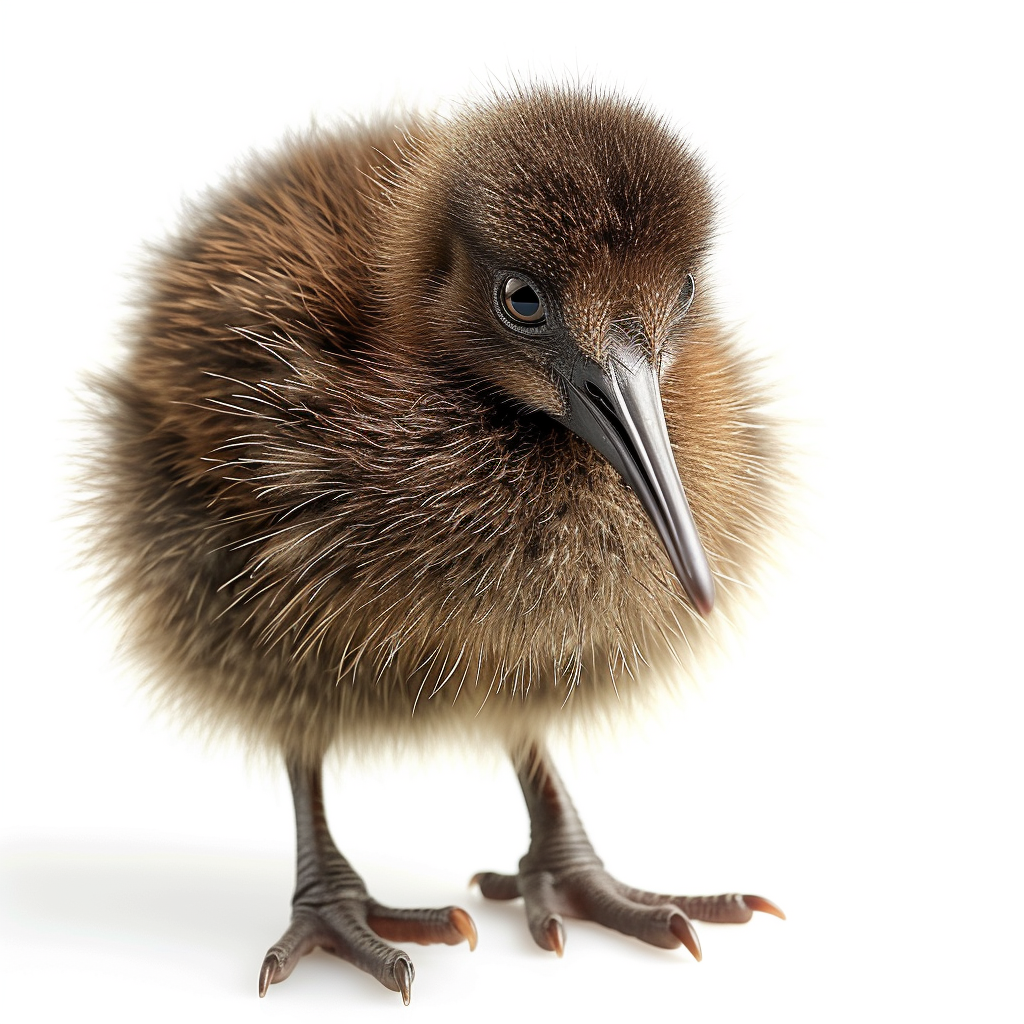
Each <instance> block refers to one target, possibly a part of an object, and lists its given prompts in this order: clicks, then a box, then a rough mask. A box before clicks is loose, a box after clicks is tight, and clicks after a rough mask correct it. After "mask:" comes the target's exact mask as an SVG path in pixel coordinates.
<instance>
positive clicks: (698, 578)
mask: <svg viewBox="0 0 1024 1024" xmlns="http://www.w3.org/2000/svg"><path fill="white" fill-rule="evenodd" d="M712 206H713V204H712V195H711V190H710V188H709V184H708V181H707V177H706V174H705V172H704V170H703V169H702V167H701V164H700V162H699V161H698V160H697V159H696V158H695V157H694V155H692V154H691V153H690V152H689V151H688V150H687V149H686V148H685V146H684V145H683V144H682V143H681V141H680V140H679V139H678V138H677V137H676V136H675V135H674V134H673V133H672V132H671V131H670V130H669V129H668V128H667V127H666V126H665V125H664V124H663V123H662V122H661V121H660V120H659V119H658V118H657V117H655V116H654V115H652V114H651V113H650V112H649V111H648V110H646V109H645V108H643V107H642V106H640V105H638V104H636V103H633V102H629V101H627V100H624V99H622V98H619V97H617V96H614V95H607V94H601V93H598V92H595V91H592V90H581V89H574V88H568V87H564V88H557V87H555V88H540V87H529V88H522V89H520V90H517V91H514V92H512V93H509V94H505V95H500V96H497V97H494V98H491V99H490V100H488V101H487V102H484V103H482V104H480V105H477V106H469V107H466V108H464V109H462V110H461V111H460V112H457V113H456V114H455V115H453V116H452V117H450V118H448V119H441V118H437V117H433V116H417V115H409V116H408V117H407V118H406V120H405V121H404V123H402V124H400V125H395V124H393V123H385V122H383V121H380V122H375V123H367V124H361V125H356V126H352V127H349V128H347V129H344V130H340V131H337V132H334V133H326V132H313V133H310V134H308V135H306V136H303V137H301V138H296V139H292V140H291V141H290V142H288V143H287V144H285V145H284V146H283V148H282V149H281V150H280V152H279V153H278V154H277V155H276V156H273V157H270V158H266V159H261V160H255V161H252V162H251V163H250V164H249V166H247V167H246V168H245V169H244V170H242V171H241V172H239V173H238V174H237V175H236V176H235V177H234V178H233V179H232V180H231V181H230V182H229V183H228V184H226V185H224V186H223V187H221V188H220V189H219V190H217V191H215V192H213V193H212V194H211V195H210V196H209V197H208V198H207V199H206V200H205V201H204V202H203V203H202V204H200V205H199V206H198V207H197V208H196V209H194V210H193V211H191V212H190V214H189V216H188V218H187V219H186V222H185V224H184V227H183V228H182V229H181V231H180V233H179V234H178V235H177V237H175V238H174V239H172V240H171V241H170V242H168V243H167V244H165V245H164V246H163V248H162V249H161V250H160V251H159V252H158V253H157V254H156V256H155V257H154V258H153V259H152V260H151V263H150V266H149V267H148V271H147V277H146V291H145V294H144V295H143V297H142V299H141V302H140V308H139V312H138V318H137V320H136V322H135V324H134V327H133V331H132V339H131V342H130V346H129V350H128V352H127V353H126V355H125V358H124V360H123V362H122V365H121V367H120V369H119V370H118V371H117V372H116V373H111V374H109V375H108V376H106V377H105V378H104V379H103V380H102V381H100V382H99V384H98V385H97V387H98V390H99V393H100V396H101V401H100V403H99V404H100V406H101V410H100V412H99V427H100V430H101V440H100V441H99V442H98V443H97V444H96V446H95V452H94V454H93V455H92V456H91V460H92V461H91V467H90V468H91V475H92V477H93V481H94V483H95V485H96V492H97V496H96V497H95V499H94V500H93V505H92V522H93V524H94V525H93V538H94V547H95V554H96V558H97V560H98V562H99V563H100V564H102V565H103V566H104V568H105V570H106V572H107V574H108V579H109V592H110V593H111V595H112V596H113V597H114V599H115V601H116V602H117V603H118V605H119V606H120V608H121V609H122V610H123V611H124V613H125V614H126V616H127V619H128V621H129V623H130V625H129V640H130V644H131V646H132V649H133V651H134V653H136V654H137V655H138V656H139V657H141V658H142V659H143V660H144V662H145V663H146V664H147V665H148V666H149V667H150V668H151V670H152V673H153V676H154V679H155V680H156V682H157V684H158V686H159V687H160V688H161V690H162V692H163V694H164V696H165V697H166V698H167V699H168V700H169V701H170V702H171V703H173V704H175V705H176V706H177V707H178V708H179V709H180V710H181V711H182V712H184V713H186V714H188V715H192V716H195V717H197V718H199V719H200V720H201V721H204V722H205V723H207V724H209V725H211V726H214V727H218V728H220V727H226V728H230V729H232V730H235V731H237V732H239V733H240V734H241V735H242V736H244V737H245V738H246V739H247V740H248V741H249V742H251V743H252V744H254V745H256V746H259V747H261V748H268V747H269V748H273V749H276V750H279V751H280V754H281V756H282V757H283V759H284V761H285V763H286V765H287V768H288V772H289V776H290V779H291V783H292V788H293V794H294V798H295V809H296V821H297V832H298V881H297V885H296V891H295V897H294V900H293V915H292V920H291V924H290V925H289V927H288V929H287V931H286V932H285V934H284V935H283V936H282V938H281V939H280V940H279V941H278V942H277V943H275V944H274V945H273V946H272V947H271V948H270V951H269V952H268V954H267V956H266V958H265V960H264V962H263V965H262V969H261V972H260V979H259V991H260V995H264V994H265V993H266V991H267V989H268V987H269V985H270V984H271V983H272V982H278V981H282V980H283V979H284V978H286V977H287V976H288V975H289V974H290V973H291V971H292V970H293V968H294V967H295V964H296V962H297V961H298V959H299V958H300V957H301V956H302V955H303V954H304V953H306V952H308V951H309V950H310V949H312V948H314V947H315V946H318V945H319V946H322V947H324V948H326V949H328V950H330V951H332V952H334V953H336V954H337V955H339V956H341V957H343V958H345V959H347V960H350V961H351V962H352V963H354V964H356V965H357V966H359V967H361V968H362V969H363V970H366V971H368V972H369V973H371V974H373V975H374V976H375V977H376V978H377V979H378V980H379V981H381V983H382V984H384V985H385V986H387V987H388V988H390V989H392V990H395V991H400V992H401V993H402V996H403V998H404V1000H405V1001H406V1002H407V1003H408V1001H409V995H410V986H411V983H412V979H413V966H412V961H411V960H410V958H409V956H408V955H407V954H406V953H405V952H403V951H402V950H401V949H398V948H395V947H393V946H391V945H390V944H389V943H388V942H387V941H385V940H391V941H395V942H444V943H457V942H461V941H463V940H467V941H468V942H469V943H470V945H471V946H472V945H473V944H475V940H476V931H475V927H474V925H473V923H472V921H471V919H470V918H469V916H468V914H466V912H465V911H463V910H461V909H459V908H456V907H447V908H443V909H438V910H402V909H395V908H389V907H385V906H382V905H381V904H379V903H377V902H376V901H375V900H374V899H373V898H372V897H371V896H370V895H369V893H368V892H367V890H366V887H365V885H364V884H363V882H362V880H361V879H360V878H359V876H358V875H357V874H356V873H355V871H354V870H353V868H352V867H351V866H350V865H349V863H348V861H347V860H346V859H345V858H344V857H343V856H342V854H341V853H340V852H339V851H338V850H337V848H336V847H335V845H334V843H333V840H332V839H331V836H330V833H329V831H328V828H327V823H326V818H325V815H324V810H323V801H322V792H321V763H322V760H323V758H324V756H325V754H326V753H327V752H328V751H329V750H330V749H332V748H334V747H340V748H344V749H358V748H359V747H360V746H364V747H365V746H369V745H372V746H374V747H378V746H380V745H381V744H386V743H393V742H405V741H413V742H415V741H423V740H427V739H431V738H437V739H440V740H442V741H444V740H449V741H458V742H460V743H465V742H467V741H481V742H490V743H497V744H501V745H503V746H504V747H505V748H506V749H507V750H508V752H509V754H510V756H511V757H512V760H513V763H514V765H515V767H516V770H517V772H518V776H519V780H520V783H521V785H522V788H523V792H524V795H525V797H526V802H527V806H528V809H529V812H530V819H531V828H532V838H531V845H530V849H529V852H528V854H527V855H526V856H525V857H524V858H523V859H522V861H521V862H520V867H519V871H518V873H517V874H515V875H498V874H494V873H485V874H481V875H478V876H477V881H478V882H479V885H480V888H481V890H482V892H483V893H484V895H485V896H489V897H493V898H496V899H510V898H513V897H516V896H522V897H523V898H524V900H525V905H526V914H527V920H528V924H529V928H530V931H531V933H532V934H533V937H534V938H535V940H536V941H537V943H538V944H539V945H540V946H542V947H543V948H544V949H548V950H552V951H554V952H556V953H559V954H561V952H562V948H563V945H564V941H565V933H564V926H563V923H562V918H563V915H571V916H577V917H584V918H590V919H592V920H596V921H599V922H601V923H603V924H606V925H608V926H610V927H613V928H616V929H618V930H619V931H622V932H626V933H628V934H631V935H635V936H637V937H639V938H641V939H643V940H645V941H647V942H650V943H652V944H654V945H659V946H665V947H674V946H678V945H680V944H684V945H686V946H687V947H688V948H689V949H690V951H691V952H692V953H693V954H694V955H695V956H697V957H698V958H699V955H700V952H699V944H698V941H697V937H696V934H695V932H694V929H693V927H692V925H691V923H690V922H691V919H699V920H715V921H745V920H748V919H749V917H750V915H751V911H752V910H763V911H767V912H770V913H779V911H778V909H777V908H776V907H774V905H773V904H771V903H770V902H769V901H767V900H764V899H762V898H760V897H752V896H740V895H736V894H730V895H724V896H716V897H683V896H676V897H670V896H659V895H656V894H652V893H648V892H645V891H642V890H638V889H633V888H631V887H628V886H625V885H623V884H622V883H620V882H618V881H617V880H615V879H614V878H612V877H611V876H609V875H608V874H607V873H606V872H604V870H603V868H602V865H601V861H600V860H599V859H598V858H597V856H596V854H595V853H594V850H593V848H592V847H591V845H590V843H589V841H588V840H587V837H586V835H585V833H584V831H583V829H582V827H581V825H580V823H579V820H578V818H577V816H576V813H575V811H574V810H573V807H572V803H571V801H570V800H569V797H568V795H567V793H566V792H565V789H564V786H563V784H562V782H561V780H560V779H559V777H558V774H557V772H556V771H555V769H554V767H553V766H552V764H551V761H550V758H549V757H548V755H547V753H546V750H545V739H546V737H547V736H548V735H549V734H550V733H551V732H552V731H553V730H557V729H562V728H564V727H566V726H568V725H576V724H580V723H583V724H586V723H587V722H588V721H594V720H597V719H616V718H619V717H622V716H624V715H628V714H629V713H630V712H631V711H633V710H634V709H635V708H638V707H641V706H642V705H643V703H644V700H645V698H647V697H649V696H650V695H651V694H652V693H654V692H657V691H659V690H661V689H663V688H664V687H665V686H666V683H667V682H668V681H669V680H671V679H672V678H673V677H674V676H675V675H676V669H677V666H679V665H682V667H683V668H684V670H685V668H686V667H687V666H688V665H690V664H691V663H692V662H691V659H692V658H693V657H694V651H695V650H699V647H700V641H701V639H702V637H703V636H704V635H705V634H706V633H707V632H708V629H709V628H710V629H713V628H714V625H715V621H716V619H719V618H721V616H720V614H719V615H716V614H714V613H713V612H712V607H713V604H714V602H715V600H716V592H717V599H718V600H719V602H723V601H725V602H728V601H729V600H730V599H731V597H732V592H731V591H732V588H734V587H736V586H743V585H745V583H746V582H747V581H749V579H750V578H751V577H752V576H753V574H754V573H755V572H756V570H757V567H758V563H759V560H760V558H761V555H762V552H763V551H764V549H765V546H766V543H767V542H768V541H769V540H770V538H771V535H772V532H773V527H774V523H775V521H776V519H778V513H777V511H776V508H775V497H774V496H775V494H776V491H777V486H776V479H775V476H774V472H775V471H774V468H773V467H774V465H775V462H776V459H775V449H774V447H773V435H772V428H771V423H770V421H769V420H768V419H767V418H766V417H765V415H764V414H763V413H762V411H761V406H762V404H763V402H762V399H761V396H760V395H759V393H758V390H757V388H756V386H755V385H754V384H753V383H752V378H751V375H750V373H749V368H748V367H747V366H746V365H745V363H744V361H743V359H742V358H741V356H740V355H739V353H738V352H737V351H736V350H735V349H734V347H733V345H732V343H731V342H730V339H729V336H728V333H727V332H726V331H725V330H724V329H723V327H722V326H721V324H720V323H719V322H718V321H717V320H716V319H715V317H714V315H713V313H712V311H711V310H710V308H709V305H708V303H707V302H706V301H705V300H704V299H703V298H702V296H703V295H704V294H706V290H702V288H701V287H700V282H701V281H702V279H703V273H704V263H705V259H706V256H707V252H708V246H709V241H710V237H711V231H712V221H713V209H712ZM704 619H706V620H707V625H705V622H704V621H702V620H704ZM780 916H781V915H780Z"/></svg>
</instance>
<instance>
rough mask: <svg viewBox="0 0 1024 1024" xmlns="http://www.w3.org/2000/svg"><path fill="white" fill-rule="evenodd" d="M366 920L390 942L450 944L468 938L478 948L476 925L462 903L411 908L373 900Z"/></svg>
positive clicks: (465, 940)
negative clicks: (432, 907) (460, 905)
mask: <svg viewBox="0 0 1024 1024" xmlns="http://www.w3.org/2000/svg"><path fill="white" fill-rule="evenodd" d="M366 923H367V924H368V925H369V926H370V928H372V929H373V930H374V931H375V932H376V933H377V934H378V935H379V936H380V937H381V938H382V939H387V940H388V941H390V942H417V943H419V944H420V945H428V944H429V943H432V942H443V943H444V944H445V945H446V946H456V945H458V944H459V943H460V942H468V943H469V948H470V949H475V948H476V939H477V933H476V925H475V924H474V923H473V919H472V918H471V917H470V916H469V914H467V913H466V911H464V910H462V909H461V908H460V907H442V908H440V909H437V910H434V909H431V910H407V909H405V908H401V909H396V908H394V907H385V906H383V905H382V904H380V903H373V904H371V905H370V907H369V908H368V911H367V915H366Z"/></svg>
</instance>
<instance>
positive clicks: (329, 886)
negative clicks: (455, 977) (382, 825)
mask: <svg viewBox="0 0 1024 1024" xmlns="http://www.w3.org/2000/svg"><path fill="white" fill-rule="evenodd" d="M288 777H289V778H290V779H291V784H292V795H293V797H294V799H295V827H296V834H297V840H298V842H297V847H298V857H297V871H296V876H297V877H296V883H295V895H294V897H293V898H292V921H291V924H290V925H289V927H288V930H287V931H286V932H285V933H284V935H282V936H281V938H280V939H279V940H278V941H277V942H276V943H275V944H274V945H273V946H271V947H270V950H269V951H268V952H267V955H266V958H265V959H264V961H263V967H262V968H261V969H260V996H261V997H262V996H265V995H266V994H267V989H268V988H269V987H270V986H271V985H272V984H274V983H275V982H278V981H284V979H285V978H287V977H288V975H289V974H291V973H292V971H293V970H294V969H295V965H296V964H297V963H298V961H299V958H300V957H302V956H304V955H305V954H306V953H309V952H310V951H311V950H313V949H315V948H316V947H317V946H321V947H323V948H324V949H326V950H327V951H328V952H329V953H333V954H334V955H335V956H339V957H341V958H342V959H343V960H348V961H349V962H350V963H353V964H355V965H356V967H359V968H360V969H361V970H364V971H366V972H367V973H368V974H372V975H373V976H374V977H375V978H376V979H377V980H378V981H379V982H380V983H381V984H382V985H384V986H385V987H386V988H389V989H391V990H392V991H393V992H401V993H402V999H403V1000H404V1001H405V1004H406V1005H407V1006H408V1005H409V997H410V990H411V987H412V980H413V976H414V973H415V972H414V970H413V966H412V960H411V959H410V958H409V955H408V954H407V953H405V952H403V951H402V950H400V949H395V948H394V947H393V946H389V945H388V944H387V943H386V942H382V941H381V939H391V940H393V941H395V942H419V943H428V942H443V943H445V944H447V945H449V946H453V945H456V944H457V943H459V942H462V941H464V940H465V941H467V942H468V943H469V948H470V949H473V948H475V946H476V927H475V926H474V924H473V921H472V919H471V918H470V916H469V914H467V913H466V912H465V911H464V910H460V909H459V908H458V907H444V908H443V909H440V910H396V909H394V908H392V907H385V906H384V905H383V904H380V903H378V902H377V901H376V900H375V899H373V897H371V896H370V894H369V893H368V892H367V891H366V886H365V885H364V884H363V880H362V879H361V878H360V877H359V875H357V874H356V872H355V871H354V870H353V869H352V865H351V864H349V862H348V861H347V860H346V859H345V858H344V857H343V856H342V855H341V853H340V852H339V850H338V848H337V847H336V846H335V845H334V840H333V839H332V838H331V833H330V831H329V830H328V828H327V818H326V816H325V814H324V800H323V786H322V782H321V773H320V768H319V767H317V768H303V767H300V766H298V765H296V764H289V765H288Z"/></svg>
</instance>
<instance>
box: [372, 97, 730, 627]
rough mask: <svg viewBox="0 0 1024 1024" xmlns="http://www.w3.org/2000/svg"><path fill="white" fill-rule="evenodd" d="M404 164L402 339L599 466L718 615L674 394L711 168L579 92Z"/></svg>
mask: <svg viewBox="0 0 1024 1024" xmlns="http://www.w3.org/2000/svg"><path fill="white" fill-rule="evenodd" d="M406 156H407V159H408V163H407V165H406V166H404V167H400V168H399V169H398V170H397V171H396V172H395V173H394V175H393V177H392V178H391V180H390V181H389V183H388V184H389V189H388V192H389V198H390V203H391V205H390V208H389V210H388V216H387V218H386V221H387V223H388V225H389V236H388V238H387V239H386V244H385V246H384V252H385V253H386V258H385V266H384V273H383V280H384V282H385V283H384V288H385V291H386V293H387V299H388V308H390V309H391V310H393V311H394V324H395V329H396V331H400V332H402V333H404V334H405V335H406V337H407V338H408V339H409V340H408V342H407V346H412V347H414V348H418V349H419V350H420V351H419V353H418V354H419V355H420V356H421V357H422V358H426V359H429V360H433V361H435V362H436V363H437V364H438V365H443V366H444V367H445V368H446V370H447V371H448V372H451V373H453V374H459V375H462V376H464V377H465V378H466V379H469V380H472V381H475V382H477V383H478V384H479V385H483V386H484V387H485V388H487V389H489V390H491V391H493V392H494V393H495V394H496V395H500V396H501V398H502V399H503V400H505V401H509V402H511V403H513V405H514V406H517V407H518V408H519V409H520V410H521V411H522V412H523V413H524V414H525V413H537V412H540V413H544V414H546V415H547V416H549V417H551V418H552V419H554V420H556V421H558V422H559V423H561V424H563V425H564V426H565V427H567V428H568V429H569V430H571V431H573V432H574V433H575V434H577V435H578V436H579V437H581V438H583V439H584V440H585V441H587V442H588V443H589V444H590V445H591V446H593V448H594V449H596V450H597V451H599V452H600V453H601V454H602V455H603V456H604V457H605V458H606V459H607V460H608V461H609V462H610V463H611V464H612V465H613V466H614V467H615V468H616V469H617V470H618V472H619V473H620V475H621V476H622V478H623V479H624V480H625V482H626V483H627V484H628V485H629V486H630V487H631V488H632V489H633V491H634V492H635V493H636V495H637V497H638V498H639V500H640V502H641V504H642V505H643V507H644V509H645V510H646V512H647V514H648V515H649V517H650V518H651V520H652V522H653V523H654V525H655V527H656V529H657V531H658V534H659V536H660V537H661V540H662V542H663V543H664V546H665V548H666V550H667V552H668V555H669V558H670V560H671V562H672V565H673V568H674V569H675V572H676V575H677V576H678V577H679V580H680V582H681V584H682V586H683V589H684V591H685V592H686V594H687V596H688V598H689V600H690V602H691V603H692V604H693V606H694V607H695V608H696V609H697V610H698V611H699V612H700V613H701V614H703V615H707V614H708V613H709V612H710V611H711V608H712V605H713V602H714V583H713V579H712V575H711V570H710V567H709V565H708V561H707V558H706V556H705V553H704V549H703V546H702V544H701V541H700V538H699V537H698V534H697V529H696V526H695V525H694V521H693V516H692V515H691V512H690V508H689V505H688V503H687V498H686V494H685V491H684V488H683V485H682V483H681V481H680V477H679V472H678V469H677V466H676V460H675V457H674V455H673V451H672V445H671V443H670V440H669V434H668V430H667V427H666V423H665V414H664V410H663V408H662V401H661V392H660V386H659V381H660V376H661V374H662V372H663V371H664V370H665V369H666V367H667V366H668V365H669V364H670V363H671V362H672V361H673V360H674V359H675V357H676V356H677V354H678V353H679V351H680V349H681V347H682V346H684V345H685V344H686V340H687V333H688V329H689V327H690V325H691V324H692V323H693V322H694V314H695V310H696V307H695V306H694V301H695V295H696V287H697V286H696V282H697V281H698V280H699V278H700V270H701V264H702V261H703V258H704V256H705V252H706V249H707V245H708V241H709V236H710V232H711V223H712V201H711V193H710V189H709V186H708V183H707V178H706V175H705V173H704V171H703V170H702V168H701V166H700V163H699V162H698V160H697V159H696V158H695V157H694V156H693V155H692V154H691V153H689V152H688V151H687V149H686V148H685V147H684V145H683V144H682V143H681V141H680V140H679V139H678V137H677V136H675V135H674V134H673V133H672V132H671V131H670V130H669V129H668V128H667V127H666V126H665V125H664V124H663V123H662V122H661V121H659V120H658V119H657V118H656V117H654V116H653V115H652V114H651V113H650V112H648V111H647V110H646V109H644V108H643V107H642V106H640V105H638V104H635V103H630V102H628V101H625V100H622V99H621V98H618V97H614V96H607V95H598V94H595V93H592V92H586V91H579V90H568V89H547V90H545V89H530V90H521V91H519V92H516V93H513V94H511V95H508V96H504V97H500V98H498V99H496V100H494V101H492V102H491V103H490V104H488V105H486V106H483V107H474V108H472V109H469V110H467V111H465V112H463V113H462V114H460V115H458V116H456V117H455V118H453V119H452V120H450V121H446V122H441V121H438V122H436V123H434V124H432V125H430V126H428V127H427V129H426V130H425V131H424V132H423V133H422V137H419V138H416V139H412V140H410V141H409V144H408V146H407V153H406ZM399 325H401V326H399ZM410 327H411V328H412V329H411V330H410Z"/></svg>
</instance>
